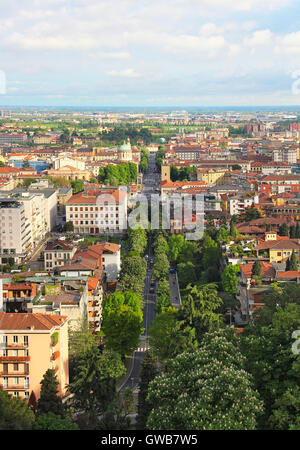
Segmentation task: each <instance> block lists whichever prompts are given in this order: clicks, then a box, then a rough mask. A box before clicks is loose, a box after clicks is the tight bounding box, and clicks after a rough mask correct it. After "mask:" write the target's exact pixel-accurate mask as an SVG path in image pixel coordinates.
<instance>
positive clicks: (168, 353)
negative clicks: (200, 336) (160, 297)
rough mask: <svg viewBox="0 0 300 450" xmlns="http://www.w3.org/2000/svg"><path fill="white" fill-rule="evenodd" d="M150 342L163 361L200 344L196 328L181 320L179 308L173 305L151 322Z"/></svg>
mask: <svg viewBox="0 0 300 450" xmlns="http://www.w3.org/2000/svg"><path fill="white" fill-rule="evenodd" d="M149 344H150V346H151V348H152V349H153V352H154V354H155V355H156V356H157V357H158V358H159V360H160V361H161V362H163V361H164V360H166V359H167V358H173V357H174V356H176V355H178V354H179V353H182V352H183V351H184V350H187V349H195V348H197V346H198V343H197V341H196V338H195V330H194V329H192V328H191V327H190V326H189V325H186V324H185V323H184V321H183V320H180V316H179V312H178V310H177V309H175V308H172V307H169V308H168V309H166V310H164V311H162V312H161V313H160V314H157V315H156V317H155V319H154V320H153V322H152V323H151V326H150V328H149Z"/></svg>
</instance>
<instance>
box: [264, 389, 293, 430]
mask: <svg viewBox="0 0 300 450" xmlns="http://www.w3.org/2000/svg"><path fill="white" fill-rule="evenodd" d="M270 424H271V427H272V429H275V430H300V388H299V386H294V387H293V388H288V389H287V390H286V391H285V392H284V394H283V395H282V396H281V397H279V398H278V399H276V400H275V402H274V406H273V409H272V415H271V417H270Z"/></svg>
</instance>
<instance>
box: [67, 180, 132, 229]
mask: <svg viewBox="0 0 300 450" xmlns="http://www.w3.org/2000/svg"><path fill="white" fill-rule="evenodd" d="M66 221H67V222H72V223H73V226H74V231H75V233H81V234H89V235H90V234H92V235H95V234H112V233H122V232H123V231H124V230H125V229H127V192H124V191H123V190H120V189H115V190H103V191H101V189H97V190H92V189H90V190H87V191H84V192H80V193H78V194H75V195H73V196H72V197H71V198H70V200H69V201H68V202H67V204H66Z"/></svg>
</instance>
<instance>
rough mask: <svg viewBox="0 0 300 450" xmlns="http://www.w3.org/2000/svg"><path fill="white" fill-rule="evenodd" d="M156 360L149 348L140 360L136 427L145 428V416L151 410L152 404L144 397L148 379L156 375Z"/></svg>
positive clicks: (146, 391) (150, 379) (146, 393)
mask: <svg viewBox="0 0 300 450" xmlns="http://www.w3.org/2000/svg"><path fill="white" fill-rule="evenodd" d="M157 366H158V361H157V358H156V356H155V355H154V353H153V352H152V351H151V350H147V351H146V353H145V356H144V359H143V362H142V369H141V374H140V383H139V385H140V390H139V394H138V410H137V413H138V414H137V418H136V423H137V429H139V430H145V428H146V422H147V418H148V416H149V413H150V411H151V408H152V405H150V404H149V403H148V402H147V400H146V398H147V395H148V386H149V383H150V381H152V380H154V378H155V377H156V376H157V375H158V368H157Z"/></svg>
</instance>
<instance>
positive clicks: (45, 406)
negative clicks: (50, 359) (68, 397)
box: [37, 369, 66, 418]
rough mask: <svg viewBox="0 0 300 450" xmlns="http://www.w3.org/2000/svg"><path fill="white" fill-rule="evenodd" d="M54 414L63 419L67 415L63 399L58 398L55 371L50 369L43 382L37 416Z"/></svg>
mask: <svg viewBox="0 0 300 450" xmlns="http://www.w3.org/2000/svg"><path fill="white" fill-rule="evenodd" d="M48 412H52V413H53V414H56V415H57V416H60V417H62V418H64V417H65V415H66V409H65V407H64V405H63V402H62V399H61V397H59V396H58V380H57V376H56V374H55V372H54V370H53V369H48V370H47V371H46V372H45V374H44V376H43V379H42V381H41V394H40V398H39V399H38V405H37V415H38V416H39V415H40V414H47V413H48Z"/></svg>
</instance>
